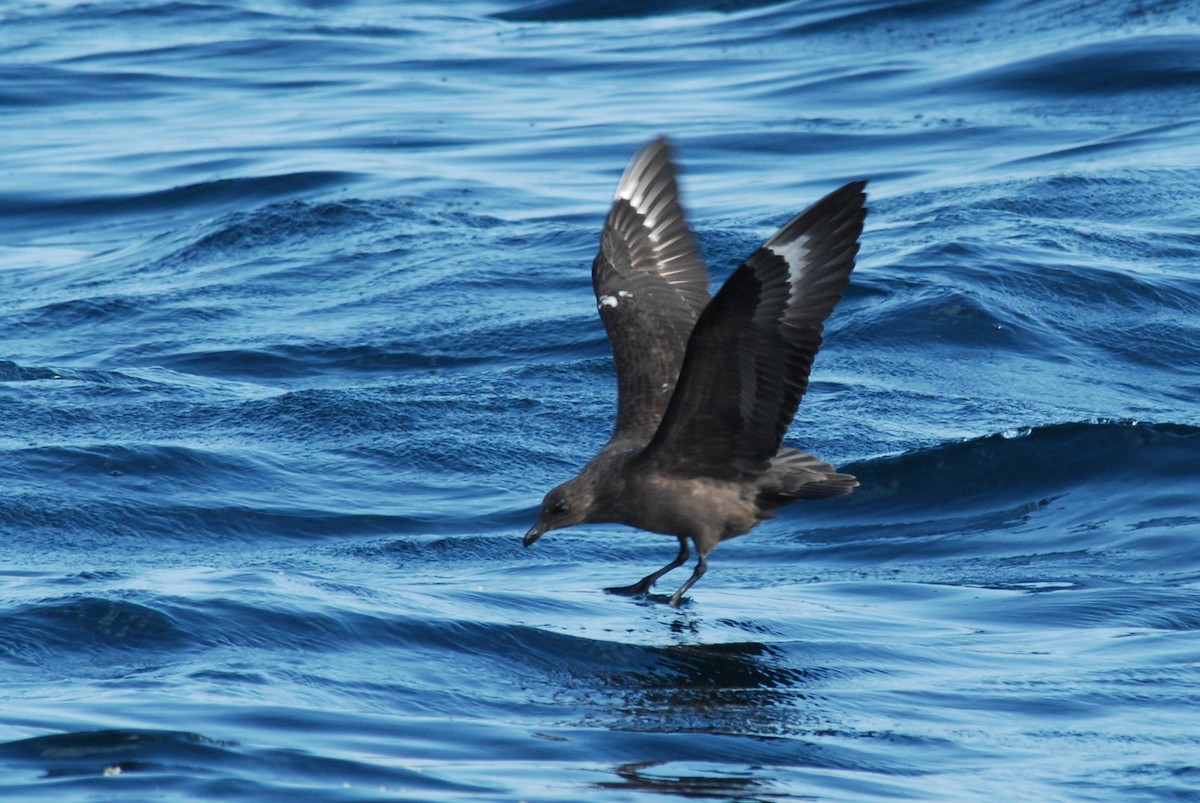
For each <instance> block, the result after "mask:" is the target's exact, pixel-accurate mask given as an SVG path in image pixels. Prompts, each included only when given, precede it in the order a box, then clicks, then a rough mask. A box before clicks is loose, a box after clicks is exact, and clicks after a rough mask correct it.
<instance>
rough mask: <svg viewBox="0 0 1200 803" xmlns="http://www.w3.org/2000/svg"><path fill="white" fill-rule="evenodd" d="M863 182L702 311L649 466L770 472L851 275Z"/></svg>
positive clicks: (804, 220)
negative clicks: (822, 336)
mask: <svg viewBox="0 0 1200 803" xmlns="http://www.w3.org/2000/svg"><path fill="white" fill-rule="evenodd" d="M865 186H866V182H865V181H860V182H855V183H853V184H847V185H846V186H844V187H842V188H841V189H840V190H837V191H835V192H833V193H830V194H829V195H827V196H825V197H824V198H823V199H821V200H820V201H818V202H817V203H816V204H814V205H813V206H811V207H810V208H809V209H807V210H806V211H804V212H802V213H801V214H800V215H798V216H796V217H795V218H793V219H792V220H791V222H789V223H788V224H787V225H786V226H784V227H783V228H782V229H781V230H780V231H779V232H778V233H777V234H776V235H775V236H774V237H772V238H771V239H769V240H767V242H766V243H764V244H763V246H762V247H761V248H759V249H758V250H757V251H756V252H754V254H752V255H751V256H750V258H749V259H747V260H746V261H745V262H743V263H742V265H741V266H740V267H739V268H738V269H737V270H736V271H734V273H733V275H731V276H730V277H729V280H728V281H726V282H725V285H724V286H723V287H722V288H721V290H720V292H719V293H717V295H716V297H715V298H713V300H712V303H710V304H709V305H708V307H707V308H706V309H705V310H704V313H703V314H702V315H701V316H700V319H699V321H698V322H697V324H696V326H695V330H694V331H693V332H692V335H691V338H690V340H689V341H688V345H687V356H686V357H685V359H684V363H683V368H682V370H681V373H680V377H679V382H678V384H677V385H676V387H675V391H674V393H673V394H672V396H671V401H670V404H669V405H668V407H667V411H666V413H665V414H664V416H663V419H662V423H661V424H660V425H659V428H658V430H657V431H656V432H655V434H654V437H653V439H652V440H651V441H650V443H649V445H648V446H647V447H646V450H645V451H644V453H643V459H646V460H650V461H652V462H653V463H654V464H655V465H657V466H659V467H661V468H664V469H667V470H671V471H676V472H679V473H683V474H691V475H697V476H710V477H736V476H741V475H745V474H747V473H758V472H762V471H764V470H766V469H767V468H768V466H769V465H770V461H771V459H772V458H773V457H774V456H775V454H776V452H778V451H779V446H780V443H781V442H782V440H783V435H784V433H785V432H786V431H787V428H788V425H790V424H791V422H792V418H793V417H794V416H795V414H796V408H797V407H798V406H799V404H800V399H801V397H802V396H803V395H804V392H805V391H806V390H807V389H808V374H809V370H810V369H811V368H812V363H813V358H814V357H815V356H816V354H817V349H819V348H820V346H821V332H822V330H823V328H824V324H825V319H826V318H827V317H829V313H830V312H832V311H833V308H834V306H835V305H836V304H837V302H838V301H839V300H840V299H841V297H842V291H843V290H844V289H845V287H846V284H847V282H848V281H849V279H850V271H851V270H853V269H854V257H855V255H856V254H857V253H858V237H859V235H860V234H861V233H862V224H863V218H864V217H865V216H866V209H865V208H864V207H863V204H864V202H865V200H866V195H865V194H864V192H863V189H864V188H865Z"/></svg>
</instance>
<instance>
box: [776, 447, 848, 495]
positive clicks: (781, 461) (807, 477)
mask: <svg viewBox="0 0 1200 803" xmlns="http://www.w3.org/2000/svg"><path fill="white" fill-rule="evenodd" d="M857 487H858V480H856V479H855V478H854V477H853V476H852V475H850V474H842V473H841V472H839V471H838V470H837V469H835V468H834V467H833V466H831V465H829V464H828V463H826V462H825V461H824V460H821V459H820V458H817V457H813V456H812V455H810V454H806V453H804V452H802V451H800V450H799V449H792V448H790V447H784V448H783V449H780V450H779V453H778V454H776V455H775V457H774V458H773V459H772V460H771V468H770V469H768V471H767V474H766V476H765V477H764V481H763V484H762V488H761V490H760V491H759V495H758V501H759V504H760V505H761V506H762V507H764V508H767V509H771V508H776V507H781V506H783V505H786V504H788V503H789V502H795V501H796V500H797V499H827V498H829V497H831V496H841V495H843V494H848V493H850V492H851V491H853V490H854V489H855V488H857Z"/></svg>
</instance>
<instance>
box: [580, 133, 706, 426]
mask: <svg viewBox="0 0 1200 803" xmlns="http://www.w3.org/2000/svg"><path fill="white" fill-rule="evenodd" d="M592 286H593V287H594V289H595V291H596V305H597V309H598V310H599V311H600V319H601V320H602V321H604V328H605V330H607V332H608V341H609V343H610V344H611V346H612V351H613V361H614V362H615V363H616V371H617V423H616V427H615V428H614V431H613V439H614V440H615V439H618V438H622V439H623V438H627V437H628V438H633V439H635V440H637V441H640V442H641V443H645V442H646V441H648V440H650V437H651V436H652V435H653V434H654V431H655V430H656V429H657V428H658V424H659V422H660V421H661V420H662V416H663V412H664V411H665V410H666V409H667V403H668V401H669V400H670V398H671V391H672V390H674V388H675V381H676V380H677V379H678V377H679V369H680V366H681V365H682V364H683V355H684V352H685V350H686V348H687V341H688V336H689V335H690V334H691V332H692V327H693V326H694V325H695V323H696V319H697V318H698V317H699V315H700V312H701V310H703V309H704V307H705V305H706V304H707V303H708V272H707V271H706V270H705V268H704V263H703V262H701V261H700V255H699V252H698V251H697V249H696V244H695V242H694V241H693V240H692V235H691V232H690V231H689V230H688V226H687V221H686V220H685V219H684V213H683V207H681V206H680V204H679V188H678V187H677V185H676V183H675V170H674V168H673V167H672V165H671V151H670V146H669V145H668V143H667V141H666V139H663V138H659V139H656V140H655V141H653V142H651V143H650V144H649V145H647V146H645V147H644V148H642V150H640V151H639V152H638V153H637V154H636V155H635V156H634V157H633V159H632V160H631V161H630V163H629V166H628V167H626V168H625V172H624V174H622V176H621V180H620V182H619V183H618V184H617V192H616V197H615V198H614V200H613V205H612V209H611V210H610V211H609V213H608V219H607V220H606V221H605V223H604V233H603V235H602V236H601V239H600V253H599V254H598V255H597V256H596V260H595V262H593V263H592Z"/></svg>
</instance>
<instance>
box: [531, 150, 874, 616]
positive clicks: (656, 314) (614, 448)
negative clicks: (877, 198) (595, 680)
mask: <svg viewBox="0 0 1200 803" xmlns="http://www.w3.org/2000/svg"><path fill="white" fill-rule="evenodd" d="M866 184H867V182H866V181H865V180H864V181H855V182H852V183H849V184H846V185H845V186H843V187H841V188H840V189H837V190H835V191H833V192H831V193H829V194H828V195H826V196H825V197H824V198H822V199H821V200H819V201H817V202H816V203H815V204H813V205H812V206H810V207H809V208H808V209H806V210H805V211H803V212H801V213H800V214H798V215H796V216H795V217H794V218H792V219H791V220H790V221H788V222H787V223H786V224H785V225H784V226H783V227H782V228H781V229H780V230H779V231H778V232H776V233H775V234H774V235H773V236H771V237H770V238H769V239H768V240H766V242H764V243H763V245H762V246H761V247H760V248H759V249H758V250H756V251H755V252H754V253H752V254H751V255H750V256H749V257H748V258H747V259H746V260H745V261H744V262H742V263H741V265H739V266H738V267H737V268H736V269H735V270H734V271H733V273H732V274H730V276H729V278H728V279H727V280H726V281H725V283H724V284H723V285H722V286H721V288H720V290H718V291H717V293H716V295H715V296H712V297H711V298H710V297H709V277H708V270H707V268H706V267H705V264H704V262H703V261H702V259H701V257H700V252H699V250H698V248H697V246H696V243H695V239H694V238H693V235H692V232H691V230H690V229H689V227H688V223H687V219H686V217H685V213H684V210H683V206H682V204H681V202H680V199H679V188H678V182H677V179H676V170H675V167H674V162H673V154H672V145H671V143H670V141H669V140H668V139H667V138H666V137H659V138H657V139H655V140H653V141H652V142H650V143H649V144H647V145H645V146H644V147H642V148H641V149H640V150H639V151H638V152H637V153H636V154H635V155H634V156H633V158H632V159H631V160H630V162H629V164H628V166H627V167H626V168H625V171H624V172H623V173H622V175H621V178H620V180H619V181H618V183H617V190H616V193H615V195H614V198H613V203H612V207H611V209H610V210H609V212H608V216H607V218H606V220H605V223H604V229H603V232H602V234H601V236H600V247H599V253H598V254H597V255H596V258H595V260H594V261H593V263H592V286H593V289H594V290H595V294H596V309H597V310H598V312H599V315H600V319H601V321H602V322H603V324H604V328H605V330H606V332H607V334H608V340H609V344H610V346H611V347H612V354H613V363H614V367H615V370H616V378H617V410H616V422H615V426H614V427H613V432H612V436H611V437H610V438H609V440H608V442H607V443H606V444H605V445H604V447H603V448H601V449H600V451H599V453H597V454H596V456H595V457H594V458H592V459H591V460H590V461H589V462H588V463H587V464H586V465H585V466H584V467H583V469H582V470H580V472H579V473H578V475H576V476H575V477H574V478H572V479H570V480H568V481H567V482H564V483H563V484H561V485H559V486H557V487H556V488H553V489H552V490H551V491H549V492H548V493H547V494H546V495H545V498H544V499H543V500H542V503H541V507H540V509H539V511H538V516H537V520H536V522H535V523H534V525H533V526H532V527H531V528H530V529H529V531H528V532H527V533H526V534H525V537H524V541H523V543H524V545H525V546H526V547H529V546H531V545H532V544H533V543H534V542H535V541H537V540H538V539H539V538H541V537H542V536H543V535H545V534H546V533H547V532H549V531H551V530H558V529H562V528H564V527H570V526H573V525H577V524H584V523H617V524H624V525H628V526H631V527H634V528H637V529H641V530H646V531H650V532H654V533H661V534H664V535H670V536H674V537H675V538H677V539H678V541H679V552H678V554H677V555H676V556H675V558H674V559H673V560H672V561H671V562H670V563H668V564H667V565H665V566H663V567H662V568H661V569H658V570H656V571H654V572H652V573H650V574H648V575H646V576H645V577H643V578H642V579H641V580H639V581H638V582H636V583H633V584H631V585H627V586H618V587H611V588H606V589H605V591H607V592H609V593H612V594H620V595H626V596H645V595H647V594H648V593H649V591H650V589H651V587H652V586H654V584H655V583H656V582H657V581H658V580H659V579H660V578H662V576H663V575H665V574H667V573H668V572H670V571H672V570H673V569H676V568H678V567H680V566H682V565H684V564H685V563H686V562H687V561H688V559H689V557H690V549H689V544H690V545H691V546H694V547H695V549H696V553H697V555H698V558H697V562H696V565H695V568H694V570H693V571H692V574H691V576H690V577H689V578H688V579H687V580H686V581H685V582H684V583H683V585H682V586H681V587H680V588H679V590H678V591H676V592H675V593H674V594H673V595H672V596H671V597H670V599H669V604H670V605H671V606H673V607H678V606H679V605H680V603H681V601H682V600H683V599H684V594H686V593H687V591H688V590H689V589H690V588H691V587H692V586H693V585H694V584H695V583H696V581H697V580H699V579H700V578H701V577H702V576H703V575H704V573H705V571H706V570H707V567H708V556H709V554H710V553H711V552H712V551H713V549H715V548H716V546H717V545H718V544H719V543H720V542H721V541H724V540H727V539H729V538H733V537H736V536H739V535H743V534H745V533H748V532H749V531H750V530H751V529H752V528H754V527H755V526H756V525H758V524H759V523H760V522H762V521H764V520H766V519H770V518H773V517H774V511H775V510H777V509H778V508H780V507H782V506H784V505H787V504H790V503H792V502H795V501H797V500H800V499H823V498H828V497H836V496H841V495H843V494H846V493H849V492H850V491H852V490H853V489H854V488H855V487H857V486H858V480H857V479H855V477H854V476H852V475H850V474H846V473H842V472H839V471H837V470H836V469H835V468H834V467H833V466H831V465H830V464H829V463H826V462H825V461H823V460H821V459H820V458H817V457H814V456H813V455H810V454H807V453H805V452H802V451H800V450H799V449H796V448H794V447H791V446H785V445H783V437H784V434H785V433H786V432H787V430H788V427H789V426H790V425H791V423H792V419H793V418H794V416H795V414H796V409H797V407H798V406H799V404H800V399H801V397H803V396H804V393H805V391H806V390H807V389H808V380H809V372H810V370H811V368H812V364H813V359H814V357H815V356H816V354H817V350H818V349H819V348H820V346H821V342H822V332H823V330H824V325H825V321H826V319H827V318H828V317H829V314H830V313H831V312H832V311H833V308H834V307H835V306H836V305H837V303H838V301H839V300H840V299H841V297H842V294H843V292H844V290H845V289H846V287H847V284H848V282H849V279H850V273H851V271H852V270H853V269H854V264H855V257H856V256H857V254H858V250H859V237H860V235H861V233H862V228H863V220H864V219H865V217H866V213H867V210H866V207H865V203H866V192H865V189H866Z"/></svg>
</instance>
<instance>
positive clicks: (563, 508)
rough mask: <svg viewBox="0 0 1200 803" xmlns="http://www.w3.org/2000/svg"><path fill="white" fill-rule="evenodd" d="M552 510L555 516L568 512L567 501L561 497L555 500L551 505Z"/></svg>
mask: <svg viewBox="0 0 1200 803" xmlns="http://www.w3.org/2000/svg"><path fill="white" fill-rule="evenodd" d="M550 512H551V513H553V514H554V515H555V516H561V515H562V514H564V513H566V512H567V503H566V502H564V501H563V500H561V499H557V500H555V502H554V504H553V505H551V506H550Z"/></svg>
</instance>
